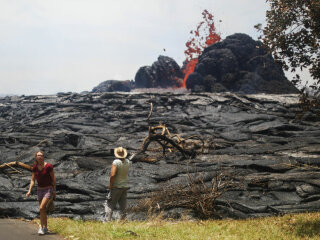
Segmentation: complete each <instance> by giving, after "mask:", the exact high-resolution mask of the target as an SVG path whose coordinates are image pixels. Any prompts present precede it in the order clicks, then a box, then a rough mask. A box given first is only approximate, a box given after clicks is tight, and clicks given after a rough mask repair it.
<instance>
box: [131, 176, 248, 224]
mask: <svg viewBox="0 0 320 240" xmlns="http://www.w3.org/2000/svg"><path fill="white" fill-rule="evenodd" d="M241 187H243V181H240V180H239V179H238V180H236V179H235V176H234V174H233V172H227V171H224V172H216V174H215V176H214V177H212V179H211V180H209V181H206V179H205V177H204V176H203V175H202V174H201V173H195V174H190V173H189V174H188V181H187V184H186V185H182V184H179V185H169V186H166V187H164V188H162V189H161V190H159V191H156V192H153V193H152V194H151V195H149V196H146V197H145V198H144V199H143V200H141V201H140V202H138V204H137V205H136V206H135V207H134V208H133V209H132V210H133V211H145V212H148V213H149V214H150V215H152V214H156V213H159V212H161V211H164V210H169V209H172V208H186V209H191V210H193V212H194V214H195V215H196V216H197V217H198V218H200V219H209V218H217V217H219V215H218V214H217V212H216V210H215V201H216V199H217V198H219V197H220V196H221V195H222V194H223V193H225V192H226V191H228V190H231V189H235V188H241Z"/></svg>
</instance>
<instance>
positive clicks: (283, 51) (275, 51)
mask: <svg viewBox="0 0 320 240" xmlns="http://www.w3.org/2000/svg"><path fill="white" fill-rule="evenodd" d="M266 2H268V3H269V4H270V9H269V10H268V11H267V12H266V21H267V25H266V26H265V27H264V28H263V29H262V26H261V24H257V25H256V26H255V27H256V28H257V29H258V30H260V31H261V33H262V35H261V37H260V39H261V40H262V42H263V44H264V45H265V46H266V47H267V49H269V50H270V52H271V53H272V55H273V57H274V59H275V60H276V61H277V62H278V63H280V64H281V65H282V67H283V69H284V70H286V71H291V72H296V70H297V69H300V70H303V69H308V70H309V71H310V74H311V76H312V78H313V79H314V81H313V82H312V83H307V86H309V87H311V88H312V89H314V90H315V92H316V96H318V100H317V101H316V102H314V101H313V102H310V104H311V106H314V104H315V103H316V104H318V107H319V105H320V104H319V94H320V0H266ZM292 81H293V83H295V84H298V83H301V78H300V76H299V74H296V75H295V77H294V79H292ZM302 94H303V96H302V98H301V100H302V101H304V100H306V99H307V98H306V95H307V92H305V91H304V89H302Z"/></svg>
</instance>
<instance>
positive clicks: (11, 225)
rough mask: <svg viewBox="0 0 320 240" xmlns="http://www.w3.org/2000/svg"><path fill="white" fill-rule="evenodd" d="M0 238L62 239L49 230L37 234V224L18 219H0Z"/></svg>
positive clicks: (17, 239)
mask: <svg viewBox="0 0 320 240" xmlns="http://www.w3.org/2000/svg"><path fill="white" fill-rule="evenodd" d="M0 239H1V240H19V239H23V240H34V239H42V240H45V239H50V240H63V238H62V237H60V236H59V235H58V234H56V233H54V232H49V233H48V234H46V235H42V236H39V235H38V226H37V225H36V224H32V223H30V222H26V221H22V220H19V219H0Z"/></svg>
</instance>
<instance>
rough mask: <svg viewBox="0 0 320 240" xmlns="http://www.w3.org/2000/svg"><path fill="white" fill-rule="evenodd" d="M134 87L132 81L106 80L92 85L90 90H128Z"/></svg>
mask: <svg viewBox="0 0 320 240" xmlns="http://www.w3.org/2000/svg"><path fill="white" fill-rule="evenodd" d="M132 88H134V83H133V81H130V80H126V81H119V80H107V81H104V82H102V83H100V84H99V85H98V86H96V87H94V88H93V89H92V91H91V92H93V93H98V92H100V93H101V92H130V91H131V89H132Z"/></svg>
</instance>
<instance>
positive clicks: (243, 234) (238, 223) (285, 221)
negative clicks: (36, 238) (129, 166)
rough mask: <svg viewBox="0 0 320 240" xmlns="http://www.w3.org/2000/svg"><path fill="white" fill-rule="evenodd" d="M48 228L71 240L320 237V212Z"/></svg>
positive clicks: (52, 224)
mask: <svg viewBox="0 0 320 240" xmlns="http://www.w3.org/2000/svg"><path fill="white" fill-rule="evenodd" d="M49 229H50V230H52V231H55V232H57V233H59V234H60V235H62V236H64V237H66V239H70V240H76V239H77V240H82V239H83V240H84V239H85V240H91V239H95V240H96V239H175V240H176V239H197V240H198V239H199V240H200V239H217V240H220V239H228V240H231V239H235V240H241V239H243V240H250V239H255V240H258V239H261V240H262V239H264V240H279V239H284V240H285V239H287V240H294V239H320V212H319V213H305V214H290V215H286V216H283V217H267V218H257V219H248V220H207V221H164V220H161V219H152V220H149V221H143V222H138V221H132V222H117V221H115V222H110V223H105V224H104V223H101V222H95V221H75V220H70V219H65V218H53V219H50V220H49Z"/></svg>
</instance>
